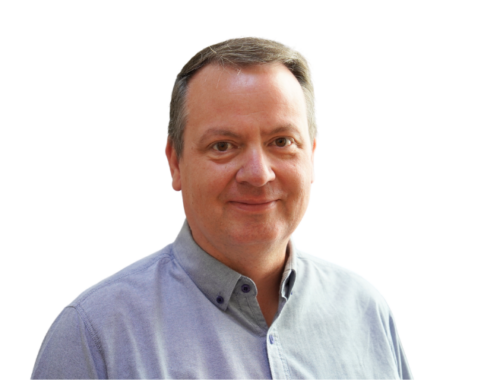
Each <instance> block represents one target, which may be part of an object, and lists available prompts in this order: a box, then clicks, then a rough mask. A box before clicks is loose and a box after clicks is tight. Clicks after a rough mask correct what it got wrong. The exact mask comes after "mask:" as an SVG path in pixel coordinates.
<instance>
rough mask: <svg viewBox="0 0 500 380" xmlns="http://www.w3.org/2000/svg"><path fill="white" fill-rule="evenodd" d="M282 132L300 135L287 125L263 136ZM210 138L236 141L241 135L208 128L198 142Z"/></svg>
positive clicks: (227, 130) (296, 130) (225, 130)
mask: <svg viewBox="0 0 500 380" xmlns="http://www.w3.org/2000/svg"><path fill="white" fill-rule="evenodd" d="M284 132H287V133H290V132H294V133H297V134H299V135H300V132H299V129H298V128H297V127H296V126H295V125H293V124H287V125H282V126H279V127H276V128H274V129H272V130H270V131H268V132H265V133H264V135H266V136H268V135H275V134H278V133H284ZM211 136H226V137H232V138H235V139H237V138H240V137H241V134H239V133H236V132H234V131H230V130H229V129H225V128H210V129H208V130H206V131H205V133H203V135H201V137H200V139H199V141H205V140H206V139H208V138H210V137H211Z"/></svg>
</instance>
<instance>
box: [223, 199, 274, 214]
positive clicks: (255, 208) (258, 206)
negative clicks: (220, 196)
mask: <svg viewBox="0 0 500 380" xmlns="http://www.w3.org/2000/svg"><path fill="white" fill-rule="evenodd" d="M277 203H278V200H277V199H275V200H270V201H268V200H263V201H254V200H241V201H240V200H238V201H230V202H229V204H230V205H231V206H233V207H235V208H236V209H238V210H241V211H246V212H264V211H268V210H272V209H273V208H275V207H276V205H277Z"/></svg>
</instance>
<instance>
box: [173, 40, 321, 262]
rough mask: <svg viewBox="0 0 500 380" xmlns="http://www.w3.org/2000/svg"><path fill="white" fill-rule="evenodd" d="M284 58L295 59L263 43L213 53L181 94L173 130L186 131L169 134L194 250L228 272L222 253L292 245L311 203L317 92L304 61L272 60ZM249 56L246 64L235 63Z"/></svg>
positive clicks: (180, 85)
mask: <svg viewBox="0 0 500 380" xmlns="http://www.w3.org/2000/svg"><path fill="white" fill-rule="evenodd" d="M238 41H241V44H239V43H238ZM260 45H262V46H265V48H262V50H260V49H259V48H258V46H260ZM229 46H233V48H231V49H230V48H229ZM219 50H222V51H223V52H224V53H223V54H221V55H220V56H219V55H217V54H218V52H219ZM233 50H234V51H233ZM268 50H271V51H272V54H271V53H269V54H268V53H266V52H267V51H268ZM278 51H286V52H288V53H287V54H288V56H291V55H293V56H294V57H295V58H297V57H298V53H295V52H293V51H291V50H290V49H288V48H285V47H283V46H282V45H280V44H278V43H275V42H271V41H266V40H256V39H242V40H231V41H229V42H226V43H222V44H218V45H214V46H212V47H210V48H207V49H205V50H203V51H202V52H200V53H198V54H197V55H196V56H195V57H194V58H193V59H192V60H191V61H190V62H189V63H188V64H187V65H186V66H185V67H184V69H183V71H182V72H181V74H179V76H178V78H177V82H176V84H175V88H174V94H173V99H172V104H174V103H175V102H178V104H177V105H174V106H173V107H178V108H179V109H178V110H177V111H174V110H172V111H171V112H172V115H173V116H172V118H174V119H175V118H178V120H177V121H176V120H173V119H171V121H170V127H172V125H173V124H175V123H179V125H180V126H182V128H181V129H180V130H174V131H173V132H170V131H169V140H168V143H167V149H166V153H167V157H168V160H169V165H170V170H171V174H172V179H173V181H172V185H173V188H174V189H175V190H178V191H182V197H183V203H184V210H185V212H186V218H187V220H188V222H189V225H190V227H191V232H192V234H193V237H194V239H195V241H196V242H197V243H198V244H199V245H200V246H201V247H202V248H203V249H205V250H206V251H207V252H209V253H211V254H212V255H213V256H215V257H216V258H218V259H219V260H221V261H223V262H226V264H228V265H229V263H228V262H227V261H225V260H224V257H223V256H224V255H223V254H221V252H241V251H242V247H245V248H248V247H254V248H255V250H257V251H261V250H262V247H266V249H270V248H272V247H274V246H276V247H281V248H283V247H284V246H286V243H287V242H288V239H289V238H290V235H291V234H292V232H293V231H294V230H295V228H296V227H297V225H298V223H299V222H300V220H301V219H302V217H303V215H304V213H305V210H306V208H307V204H308V202H309V194H310V186H311V183H312V181H313V153H314V149H315V139H314V134H315V128H314V127H313V129H311V119H313V118H312V117H311V116H310V111H311V107H312V105H311V104H310V103H308V99H309V101H312V86H311V85H310V83H309V73H308V71H307V66H306V65H305V61H304V59H303V58H302V57H301V58H300V61H301V62H302V64H298V63H297V62H296V61H293V62H295V63H292V58H290V59H285V58H283V62H282V61H281V60H271V59H270V56H280V57H283V56H284V55H285V54H284V53H283V54H278ZM292 53H293V54H292ZM273 54H274V55H273ZM206 56H209V57H211V58H210V60H209V59H208V58H206ZM242 56H244V57H245V58H244V59H245V63H241V62H240V61H238V64H236V63H234V61H235V60H242V59H243V58H242ZM252 60H253V61H252ZM296 60H297V59H296ZM207 62H208V63H207ZM287 64H288V65H289V66H287ZM298 66H300V68H298ZM187 67H190V69H187ZM290 67H292V68H293V70H294V71H292V69H290ZM299 78H300V79H299ZM304 78H307V80H306V79H304ZM301 81H302V82H301ZM304 83H306V84H307V83H308V84H307V85H306V84H304ZM304 86H306V87H304ZM304 88H306V89H307V91H306V90H304ZM181 95H182V96H181ZM175 97H177V98H178V99H177V100H176V99H174V98H175ZM176 112H178V114H176ZM172 128H173V127H172ZM176 133H177V135H176Z"/></svg>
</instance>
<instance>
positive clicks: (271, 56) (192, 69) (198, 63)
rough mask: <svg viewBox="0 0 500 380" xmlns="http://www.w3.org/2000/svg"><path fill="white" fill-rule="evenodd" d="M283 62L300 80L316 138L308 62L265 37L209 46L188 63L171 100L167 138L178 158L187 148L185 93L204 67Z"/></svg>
mask: <svg viewBox="0 0 500 380" xmlns="http://www.w3.org/2000/svg"><path fill="white" fill-rule="evenodd" d="M271 63H281V64H283V65H284V66H285V67H286V68H288V70H290V72H291V73H292V74H293V75H294V76H295V78H297V81H298V82H299V84H300V86H301V87H302V91H303V92H304V97H305V101H306V107H307V123H308V127H309V136H310V138H311V141H314V140H315V139H316V118H315V113H314V88H313V84H312V80H311V73H310V71H309V66H308V64H307V61H306V59H305V58H304V57H303V56H302V55H301V54H300V53H299V52H297V51H295V50H293V49H290V48H289V47H287V46H285V45H283V44H280V43H279V42H275V41H271V40H266V39H262V38H252V37H247V38H236V39H231V40H227V41H224V42H220V43H218V44H215V45H212V46H209V47H207V48H205V49H203V50H201V51H200V52H198V53H197V54H196V55H195V56H194V57H193V58H191V59H190V60H189V62H188V63H186V65H184V67H183V68H182V70H181V72H180V73H179V74H178V75H177V78H176V80H175V84H174V89H173V91H172V99H171V101H170V122H169V124H168V138H169V140H171V142H172V144H173V146H174V147H175V151H176V153H177V155H178V156H179V157H180V156H182V152H183V149H184V143H183V142H184V129H185V127H186V118H187V110H186V94H187V90H188V84H189V81H190V79H191V78H192V77H193V76H194V74H195V73H196V72H198V71H199V70H201V69H202V68H203V67H205V66H207V65H210V64H215V65H218V66H220V67H233V68H243V67H248V66H252V65H262V64H271Z"/></svg>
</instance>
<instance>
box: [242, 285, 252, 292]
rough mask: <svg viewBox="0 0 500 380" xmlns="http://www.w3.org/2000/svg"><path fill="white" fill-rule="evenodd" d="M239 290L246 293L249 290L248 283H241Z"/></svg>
mask: <svg viewBox="0 0 500 380" xmlns="http://www.w3.org/2000/svg"><path fill="white" fill-rule="evenodd" d="M241 291H242V292H243V293H248V292H249V291H250V285H248V284H243V285H241Z"/></svg>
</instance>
